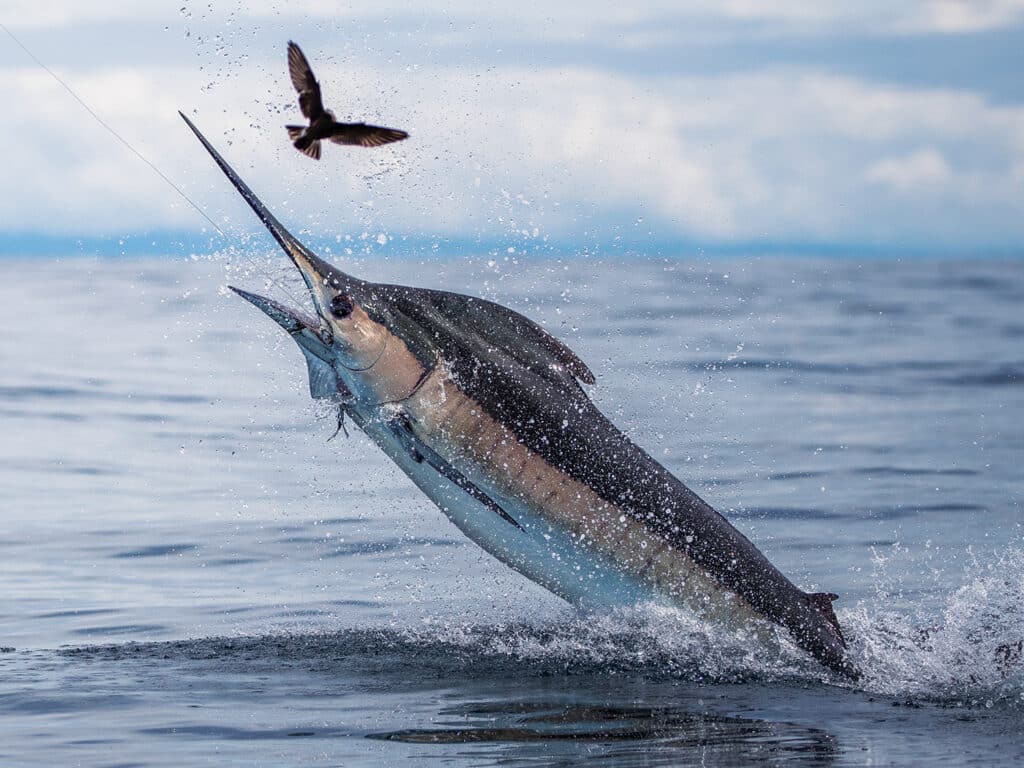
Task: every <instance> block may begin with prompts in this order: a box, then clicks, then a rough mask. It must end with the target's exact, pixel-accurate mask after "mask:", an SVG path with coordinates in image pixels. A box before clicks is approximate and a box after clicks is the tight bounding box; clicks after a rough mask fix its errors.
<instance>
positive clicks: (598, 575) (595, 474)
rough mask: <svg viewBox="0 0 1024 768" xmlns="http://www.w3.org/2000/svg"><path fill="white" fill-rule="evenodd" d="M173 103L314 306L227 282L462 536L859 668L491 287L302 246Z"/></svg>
mask: <svg viewBox="0 0 1024 768" xmlns="http://www.w3.org/2000/svg"><path fill="white" fill-rule="evenodd" d="M182 118H183V119H184V120H185V122H186V123H187V124H188V126H189V128H191V129H192V131H193V132H194V133H195V135H196V136H197V137H198V138H199V141H200V142H202V144H203V146H204V147H205V148H206V150H207V151H208V152H209V153H210V155H211V156H212V157H213V159H214V160H215V161H216V162H217V164H218V165H219V166H220V168H221V170H222V171H223V172H224V173H225V175H226V176H227V177H228V179H230V181H231V183H232V184H233V185H234V186H235V188H236V189H237V190H238V192H239V193H241V195H242V197H243V198H244V199H245V200H246V202H247V203H248V204H249V205H250V207H251V208H252V209H253V211H255V213H256V215H257V216H258V217H259V218H260V220H261V221H262V222H263V224H264V225H265V226H266V227H267V229H268V230H269V231H270V234H271V235H272V236H273V237H274V239H275V240H277V242H278V244H279V245H280V246H281V248H282V249H283V250H284V252H285V253H286V254H287V255H288V257H289V258H290V259H291V261H292V263H293V264H294V265H295V267H296V268H297V269H298V270H299V273H300V274H301V275H302V279H303V281H304V282H305V284H306V287H307V288H308V290H309V293H310V296H311V298H312V303H313V306H314V308H315V316H310V315H307V314H305V313H304V312H302V311H300V310H297V309H292V308H289V307H286V306H284V305H282V304H280V303H278V302H276V301H273V300H271V299H269V298H266V297H263V296H259V295H256V294H253V293H249V292H247V291H244V290H241V289H238V288H232V290H234V291H235V292H236V293H237V294H238V295H239V296H241V297H242V298H244V299H246V300H247V301H249V302H250V303H252V304H253V305H255V306H256V307H257V308H259V309H260V310H262V311H263V312H264V313H265V314H267V315H268V316H269V317H270V318H271V319H272V320H273V321H274V322H276V323H277V324H278V325H279V326H280V327H281V328H283V329H284V330H285V331H286V332H287V333H288V334H290V335H291V337H292V338H293V339H294V340H295V341H296V343H297V344H298V346H299V348H300V350H301V351H302V354H303V355H304V356H305V359H306V364H307V367H308V372H309V388H310V394H311V395H312V396H313V397H314V398H319V399H326V400H328V401H330V402H333V403H335V404H336V405H337V408H338V424H339V428H340V427H342V426H343V425H344V420H345V418H349V419H351V420H352V421H353V422H354V423H355V424H356V425H357V426H358V427H359V428H360V429H362V430H363V431H364V432H365V433H366V435H368V436H369V437H370V438H371V439H372V440H373V441H374V442H375V443H376V444H377V445H378V446H379V447H380V448H381V449H382V450H383V451H384V453H385V454H386V455H387V456H389V457H390V458H391V459H392V460H393V461H394V462H395V463H396V464H397V465H398V466H399V467H400V468H401V469H402V470H403V471H404V472H405V473H406V474H407V475H408V476H409V477H410V479H411V480H412V481H413V483H415V484H416V485H417V486H418V487H419V488H420V489H421V490H422V491H423V492H424V493H425V494H426V495H427V496H428V497H429V498H430V499H431V500H432V501H433V502H434V503H436V504H437V506H438V507H440V509H441V510H442V511H443V512H444V513H445V515H446V516H447V517H448V518H449V519H450V520H451V521H452V522H453V523H454V524H455V525H456V526H457V527H458V528H459V529H461V530H462V532H463V533H464V534H465V535H466V536H467V537H468V538H469V539H471V540H472V541H474V542H476V543H477V544H478V545H480V546H481V547H482V548H483V549H485V550H486V551H487V552H489V553H490V554H491V555H493V556H494V557H496V558H497V559H498V560H500V561H502V562H503V563H505V564H507V565H508V566H510V567H511V568H513V569H515V570H516V571H518V572H520V573H521V574H523V575H525V576H526V577H527V578H529V579H532V580H533V581H535V582H537V583H538V584H540V585H542V586H544V587H545V588H547V589H548V590H550V591H551V592H553V593H554V594H556V595H558V596H560V597H562V598H564V599H565V600H566V601H568V602H569V603H571V604H573V605H575V606H578V607H580V608H582V609H584V610H593V609H603V608H609V607H614V606H622V605H630V604H636V603H638V602H642V601H659V602H662V603H669V604H675V605H678V606H682V607H685V608H687V609H689V610H691V611H694V612H695V613H697V614H698V615H700V616H702V617H705V618H706V619H707V620H709V621H723V622H726V623H728V624H732V625H737V624H739V625H741V626H761V627H764V626H766V622H770V623H773V624H776V625H780V626H781V627H784V628H785V629H786V630H788V632H789V633H790V635H791V636H792V638H793V639H794V640H795V642H796V643H797V644H798V645H799V646H800V647H801V648H803V649H804V650H805V651H807V652H808V653H810V654H812V655H813V656H814V657H815V658H817V659H818V660H819V661H820V662H821V663H822V664H824V665H825V666H827V667H828V668H830V669H832V670H834V671H836V672H839V673H841V674H843V675H846V676H848V677H850V678H857V677H858V676H859V672H858V671H857V669H856V667H855V665H854V664H853V663H852V661H851V660H850V658H849V656H848V655H847V653H846V643H845V641H844V638H843V634H842V631H841V629H840V626H839V622H838V620H837V619H836V615H835V613H834V612H833V610H832V605H831V604H832V601H833V600H835V599H837V595H834V594H830V593H815V594H809V593H806V592H803V591H802V590H800V589H799V588H798V587H797V586H796V585H794V584H793V583H792V582H791V581H790V580H789V579H788V578H786V576H784V575H783V574H782V573H781V572H780V571H779V570H778V569H776V568H775V567H774V566H773V565H772V564H771V563H770V562H769V561H768V559H767V558H765V556H764V555H763V554H761V552H760V551H759V550H758V549H757V547H755V546H754V545H753V544H752V543H751V542H750V541H749V540H748V539H747V538H746V537H745V536H744V535H743V534H742V533H740V532H739V531H737V530H736V529H735V528H734V527H733V526H732V525H730V524H729V522H728V521H727V520H726V519H725V518H724V517H722V516H721V515H720V514H719V513H718V512H716V511H715V510H714V509H712V507H711V506H710V505H709V504H707V503H706V502H705V501H704V500H703V499H701V498H700V497H699V496H698V495H697V494H696V493H694V492H693V491H692V490H690V489H689V488H687V487H686V486H685V485H684V484H683V483H682V482H681V481H680V480H678V479H677V478H676V477H675V476H674V475H672V474H671V473H670V472H669V471H668V470H667V469H665V468H664V467H663V466H661V464H659V463H658V462H657V461H655V460H654V459H653V458H651V456H649V455H648V454H647V453H646V452H645V451H644V450H643V449H641V448H640V447H639V446H637V445H636V444H635V443H633V442H632V441H631V440H630V439H629V438H628V437H626V435H624V434H623V433H622V432H620V431H619V430H618V429H617V428H616V427H615V426H614V425H613V424H612V423H611V422H610V421H609V420H608V419H607V418H606V417H605V416H604V415H603V414H602V413H601V412H600V411H599V410H598V409H597V407H596V406H595V405H594V404H593V402H592V401H591V400H590V398H589V397H588V395H587V393H586V391H585V390H584V388H583V386H582V385H583V384H587V385H591V384H594V383H595V379H594V375H593V373H591V371H590V369H589V368H588V367H587V366H586V365H585V364H584V363H583V361H582V360H580V358H579V357H577V356H576V354H574V353H573V352H572V351H571V350H570V349H569V348H568V347H567V346H566V345H565V344H563V343H562V342H561V341H559V340H558V339H556V338H555V337H554V336H552V335H551V334H550V333H548V332H547V331H546V330H544V329H543V328H542V327H541V326H540V325H538V324H537V323H535V322H533V321H532V320H529V319H528V318H526V317H524V316H523V315H521V314H519V313H517V312H514V311H513V310H511V309H508V308H506V307H503V306H501V305H500V304H496V303H493V302H490V301H486V300H483V299H479V298H474V297H472V296H465V295H462V294H458V293H450V292H447V291H439V290H431V289H426V288H413V287H406V286H401V285H389V284H382V283H373V282H369V281H366V280H361V279H359V278H357V277H354V276H352V275H349V274H347V273H346V272H343V271H342V270H340V269H338V268H337V267H335V266H333V265H331V264H328V263H327V262H326V261H324V260H323V259H321V258H319V257H318V256H317V255H316V254H314V253H313V252H312V251H311V250H310V249H309V248H307V247H306V246H304V245H303V244H302V243H301V242H299V241H298V240H297V239H296V238H295V237H293V236H292V235H291V234H290V233H289V232H288V230H286V229H285V228H284V226H282V225H281V223H280V222H278V220H277V219H276V218H275V217H274V216H273V214H271V213H270V211H269V210H267V208H266V206H264V205H263V203H262V202H260V200H259V199H258V198H257V197H256V195H255V194H254V193H253V192H252V190H251V189H249V187H248V186H247V185H246V184H245V182H243V181H242V179H241V178H239V176H238V175H237V174H236V173H235V171H234V170H233V169H232V168H231V167H230V166H229V165H228V164H227V162H226V161H225V160H224V158H222V157H221V156H220V154H219V153H218V152H217V151H216V150H215V149H214V148H213V146H212V145H211V144H210V142H209V141H207V139H206V138H205V137H204V136H203V135H202V133H200V132H199V130H198V129H197V128H196V127H195V126H194V125H193V124H192V123H191V121H189V119H188V118H187V117H185V115H182Z"/></svg>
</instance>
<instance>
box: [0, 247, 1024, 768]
mask: <svg viewBox="0 0 1024 768" xmlns="http://www.w3.org/2000/svg"><path fill="white" fill-rule="evenodd" d="M268 242H269V241H268ZM340 261H341V263H342V264H344V265H345V266H346V267H347V268H349V269H350V270H351V271H353V272H355V273H356V274H359V275H360V276H362V277H367V278H369V279H375V280H386V281H390V282H401V283H409V284H416V285H424V286H430V287H438V288H445V289H450V290H457V291H463V292H468V293H473V294H476V295H481V296H485V297H487V298H491V299H495V300H497V301H500V302H502V303H505V304H508V305H510V306H512V307H514V308H516V309H518V310H520V311H522V312H525V313H526V314H528V315H530V316H531V317H533V318H535V319H537V320H540V321H542V322H544V323H545V324H546V326H547V327H548V328H549V329H550V330H551V331H553V332H554V333H555V334H557V335H558V336H560V337H561V338H563V339H564V340H566V341H567V342H568V343H569V345H570V346H572V347H573V348H574V349H575V350H576V351H577V352H578V353H579V354H580V355H581V356H582V357H583V359H584V360H586V361H587V362H588V363H589V364H590V365H591V367H592V368H593V369H594V370H595V372H596V373H597V375H598V386H597V387H595V388H594V389H593V397H594V398H595V400H596V401H597V402H598V403H599V405H600V407H601V408H602V409H603V410H604V411H605V413H607V414H608V415H609V416H610V417H612V419H613V420H614V421H615V422H616V423H617V424H619V426H620V427H622V428H623V429H625V430H626V431H627V432H628V433H629V434H630V435H631V436H632V437H633V438H634V439H635V440H636V441H637V442H639V443H640V444H641V445H642V446H644V447H645V448H646V449H647V450H648V451H649V452H651V453H652V454H653V455H654V456H656V457H657V458H658V459H659V460H661V461H662V462H663V463H665V465H666V466H668V467H669V468H670V469H671V470H673V471H674V472H676V473H677V474H678V475H679V477H680V478H682V479H683V480H684V482H686V483H687V484H689V485H690V486H691V487H692V488H694V489H695V490H696V491H698V492H699V493H700V494H702V495H703V496H704V497H705V498H706V499H707V500H708V501H710V502H711V503H712V504H713V505H715V506H716V508H718V509H719V510H720V511H722V512H723V513H724V514H725V515H726V516H727V517H729V518H730V519H731V520H732V521H733V522H734V524H735V525H736V526H737V527H739V528H740V529H741V530H742V531H743V532H744V533H746V534H747V535H748V536H749V537H750V538H751V539H752V540H753V541H754V542H755V543H756V544H757V545H758V546H759V547H760V548H761V549H762V550H763V551H764V552H765V554H766V555H767V556H768V557H769V558H770V559H771V560H772V561H773V562H774V563H775V564H776V565H777V566H778V567H779V568H780V569H781V570H782V571H783V572H785V573H786V574H788V575H789V576H790V577H791V578H792V579H793V580H794V581H795V582H797V583H798V584H799V585H800V586H801V587H802V588H804V589H807V590H813V591H820V590H827V591H833V592H837V593H839V594H840V595H841V599H840V600H839V602H837V603H836V608H837V612H838V615H839V618H840V621H841V622H842V624H843V626H844V628H845V629H846V631H847V633H848V635H849V636H850V640H851V647H852V653H853V656H854V658H855V659H856V661H857V663H858V664H859V665H860V666H861V668H862V669H863V670H864V672H865V676H864V679H863V680H862V681H861V682H859V683H857V684H855V685H854V684H851V683H849V682H847V681H844V680H841V679H838V678H835V677H833V676H832V675H830V674H828V673H827V672H826V671H825V670H823V669H822V668H821V667H820V666H819V665H817V664H816V663H815V662H814V661H813V660H811V659H808V658H807V657H806V656H805V655H804V654H802V653H800V652H799V651H798V650H796V649H795V648H794V647H793V646H792V644H791V643H789V642H788V641H787V640H786V639H785V638H780V639H779V640H778V642H776V643H771V644H770V645H771V647H764V646H763V645H760V644H753V643H751V642H750V641H749V640H745V639H744V638H742V637H740V636H736V635H733V634H730V633H729V632H728V631H726V630H722V629H717V628H715V627H707V626H703V625H701V624H700V623H699V622H697V621H695V620H694V619H693V618H692V617H690V616H687V615H686V614H684V613H682V612H680V611H674V610H668V609H665V608H657V607H654V606H637V607H635V608H631V609H628V610H622V611H620V612H617V613H611V614H607V615H599V616H586V617H582V616H578V615H576V614H575V613H574V612H573V611H572V610H571V609H570V608H569V607H568V606H567V605H565V604H564V603H562V602H561V601H560V600H559V599H557V598H555V597H553V596H551V595H550V594H548V593H546V592H545V591H543V590H542V589H540V588H539V587H537V586H535V585H533V584H531V583H530V582H528V581H526V580H525V579H524V578H523V577H521V576H519V575H517V574H515V573H514V572H512V571H510V570H508V569H507V568H505V567H504V566H502V565H500V564H498V563H497V562H495V561H494V560H492V559H491V558H490V557H489V556H487V555H486V554H485V553H483V552H482V551H481V550H479V549H478V548H477V547H476V546H475V545H473V544H471V543H470V542H468V541H467V540H465V539H464V538H463V537H462V535H461V534H460V533H459V532H458V530H456V529H455V528H454V527H453V526H452V525H451V524H450V523H448V521H447V520H446V519H445V518H444V517H443V515H442V514H441V513H440V512H439V511H438V510H437V509H436V508H435V507H433V506H432V505H431V504H430V503H429V502H428V501H426V500H425V499H424V498H423V497H422V496H421V495H420V493H419V492H418V491H417V490H416V489H415V488H414V487H413V485H412V484H411V483H410V482H409V481H408V480H406V479H405V477H404V476H403V475H401V474H400V473H399V472H398V471H397V470H396V469H395V468H394V467H392V466H391V465H390V464H389V462H388V461H387V460H386V459H385V458H384V456H383V455H382V454H381V453H380V452H379V451H378V450H377V449H376V448H375V447H374V446H373V445H372V444H370V443H369V442H368V441H367V440H366V439H365V438H364V437H363V436H362V435H361V434H360V433H359V432H358V431H357V430H354V431H352V434H351V437H350V438H348V439H346V438H345V437H344V435H339V436H338V437H336V438H335V439H333V440H330V441H328V438H329V437H330V436H331V433H332V432H333V431H334V419H333V415H332V414H330V413H329V412H326V411H324V410H323V409H322V408H319V407H317V406H316V405H314V404H313V402H312V401H311V400H310V398H309V396H308V391H307V389H306V382H305V366H304V364H303V363H302V359H301V357H300V355H299V353H298V351H297V349H296V348H295V346H294V345H293V343H292V342H291V341H290V340H289V339H288V338H287V337H286V336H285V335H284V334H283V333H281V332H280V331H279V330H278V329H277V327H276V326H273V324H272V323H271V322H270V321H269V320H268V319H267V318H265V317H263V316H262V315H260V314H259V313H258V312H256V310H255V309H253V307H251V306H249V305H247V304H246V303H245V302H243V301H241V300H239V299H238V298H237V297H235V296H233V295H232V294H230V292H228V291H227V290H226V289H225V286H226V284H228V283H232V284H237V285H240V286H242V287H246V288H249V289H251V290H256V291H262V292H269V293H271V295H273V296H275V297H276V298H278V299H282V300H285V301H289V302H292V301H293V299H292V298H289V297H299V299H301V296H302V293H303V292H302V290H301V286H300V285H299V283H298V281H297V280H296V279H295V277H294V276H293V275H291V274H290V271H289V269H288V268H287V267H286V264H285V261H284V259H283V257H278V256H276V255H272V254H271V251H270V246H269V245H268V244H267V243H264V242H263V241H262V240H261V241H259V245H258V246H257V245H253V246H252V250H251V251H250V252H242V251H228V252H224V253H221V254H216V255H213V256H209V257H202V258H193V259H170V258H162V259H161V258H154V259H138V260H135V259H109V260H91V259H87V258H72V259H67V260H60V259H48V260H19V259H5V260H2V261H0V317H2V318H3V319H2V324H3V333H2V334H0V515H2V520H3V527H2V530H0V765H3V766H22V765H25V766H27V765H81V766H122V767H124V766H182V765H217V766H222V765H267V766H271V765H272V766H290V765H303V766H307V765H308V766H321V765H323V766H339V765H344V766H361V765H396V764H407V765H416V764H421V763H428V762H434V761H437V762H440V763H443V764H445V765H450V766H492V765H512V766H549V765H550V766H556V765H557V766H570V765H581V764H583V763H587V764H598V765H608V766H661V765H666V766H667V765H695V764H701V765H734V764H739V763H757V764H765V765H774V764H780V765H781V764H786V765H814V766H819V765H820V766H830V765H836V766H844V765H925V764H935V763H942V764H976V765H996V764H1001V765H1011V764H1020V763H1021V761H1022V760H1024V662H1021V659H1020V656H1021V653H1020V648H1021V645H1020V643H1021V640H1022V639H1024V611H1022V608H1021V602H1022V598H1024V531H1022V527H1021V519H1022V510H1021V500H1022V497H1024V476H1022V472H1021V465H1022V460H1024V310H1022V307H1024V264H1022V263H1021V262H1019V261H1005V262H984V261H976V262H975V261H961V262H953V261H946V260H935V261H932V260H927V259H914V260H909V261H905V262H900V261H896V260H871V261H866V262H865V263H863V264H858V263H856V261H854V260H850V259H843V260H815V259H811V258H802V259H798V260H786V259H778V258H758V259H749V260H740V259H736V260H719V259H713V260H702V259H700V258H696V257H695V258H693V259H690V260H687V259H684V258H679V259H673V260H664V261H659V260H651V259H643V260H614V259H610V260H597V259H585V258H579V259H570V260H566V261H556V260H549V261H541V260H537V259H525V260H520V261H516V260H515V259H513V258H512V257H506V255H505V254H502V255H500V256H491V257H483V258H479V259H465V260H463V259H459V260H450V261H445V260H438V261H432V262H427V263H416V262H408V261H403V260H401V259H394V258H392V259H387V258H384V257H381V256H378V257H373V258H370V257H366V256H363V257H362V258H359V259H352V258H346V259H343V260H340Z"/></svg>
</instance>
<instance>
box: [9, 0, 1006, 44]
mask: <svg viewBox="0 0 1024 768" xmlns="http://www.w3.org/2000/svg"><path fill="white" fill-rule="evenodd" d="M179 9H180V10H179ZM5 10H6V11H7V13H6V14H5V16H6V19H5V20H4V23H5V24H7V25H8V26H10V27H12V28H14V29H31V28H45V27H50V28H53V27H60V26H73V25H82V24H97V23H104V22H117V23H124V22H127V21H149V22H156V21H158V20H159V21H163V22H165V23H178V24H186V25H190V24H191V25H195V24H201V23H203V22H204V21H207V22H208V21H210V20H228V19H230V20H231V21H232V22H237V21H238V20H240V19H245V18H248V19H254V20H255V19H261V20H268V19H272V20H274V21H275V22H280V21H284V20H290V21H291V22H292V25H293V26H294V24H295V23H297V22H313V23H322V22H329V23H339V22H341V23H347V22H351V21H352V20H358V19H362V20H369V19H388V18H392V19H397V18H414V19H433V20H435V21H438V22H440V23H442V25H446V24H452V25H453V26H454V27H455V28H458V27H459V26H461V25H462V24H463V23H465V22H466V20H472V21H473V22H474V24H476V25H479V26H480V27H481V28H485V29H486V28H493V27H495V26H498V27H503V28H505V29H515V30H517V31H519V32H527V33H529V34H532V35H533V36H536V37H537V38H549V39H558V38H565V39H570V38H572V39H575V38H582V37H584V36H587V35H591V34H594V33H596V32H600V31H602V30H605V31H607V30H615V31H616V32H617V33H621V32H622V31H623V30H624V29H628V28H629V27H631V26H634V25H643V24H648V23H651V22H658V21H664V20H667V19H673V20H675V21H676V22H677V23H678V24H680V25H685V26H681V27H680V29H681V30H682V29H690V30H694V31H697V30H700V32H702V33H707V32H708V31H709V26H710V27H712V28H714V30H715V32H716V33H717V34H729V28H728V25H729V24H730V23H732V22H743V23H747V24H756V25H759V26H760V27H761V29H762V31H764V32H767V33H770V34H773V35H780V36H785V35H806V34H808V33H812V32H816V33H822V32H830V33H840V34H845V35H849V34H878V33H882V34H892V33H916V34H919V33H942V34H946V33H964V32H979V31H984V30H989V29H1000V28H1006V27H1010V26H1013V25H1016V24H1020V23H1021V22H1022V20H1024V0H905V2H901V3H892V2H891V1H890V0H861V1H860V2H855V3H851V2H849V1H848V0H821V1H819V2H806V0H773V2H764V1H763V0H648V1H647V2H644V3H594V2H588V1H586V0H566V1H565V2H561V3H550V2H539V1H538V0H534V1H533V2H517V3H491V4H486V3H479V2H477V0H446V1H445V2H433V3H429V4H422V5H415V6H410V5H409V4H407V3H388V2H386V1H385V0H350V1H349V2H346V3H338V2H336V0H290V2H282V1H281V0H245V2H242V1H241V0H234V2H227V3H220V2H218V3H210V2H206V0H198V1H197V0H179V2H175V3H166V4H158V3H151V2H137V0H107V2H102V3H88V2H81V1H80V0H47V2H38V1H37V0H6V3H5ZM679 34H680V33H679V32H677V33H676V36H677V37H678V36H679Z"/></svg>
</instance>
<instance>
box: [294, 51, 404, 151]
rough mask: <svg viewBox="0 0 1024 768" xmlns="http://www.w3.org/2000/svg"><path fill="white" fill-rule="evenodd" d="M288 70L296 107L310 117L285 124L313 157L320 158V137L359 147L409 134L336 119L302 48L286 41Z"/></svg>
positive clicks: (303, 148)
mask: <svg viewBox="0 0 1024 768" xmlns="http://www.w3.org/2000/svg"><path fill="white" fill-rule="evenodd" d="M288 74H289V75H290V76H291V79H292V85H294V86H295V90H296V91H298V92H299V109H301V110H302V114H303V115H305V117H306V118H307V119H308V120H309V125H308V126H303V125H286V126H285V129H286V130H287V131H288V137H289V138H290V139H291V140H292V145H293V146H294V147H295V148H296V149H297V150H299V151H300V152H302V153H303V154H304V155H308V156H309V157H311V158H313V159H314V160H319V159H320V141H321V140H322V139H329V140H330V141H333V142H334V143H335V144H352V145H355V146H360V147H379V146H381V145H382V144H390V143H391V142H393V141H401V140H402V139H407V138H409V134H408V133H407V132H405V131H400V130H398V129H396V128H382V127H381V126H379V125H367V124H366V123H339V122H338V121H337V120H335V119H334V114H333V113H332V112H330V111H329V110H326V109H324V103H323V100H322V99H321V97H320V83H318V82H317V80H316V77H314V76H313V70H312V68H311V67H310V66H309V62H308V61H307V60H306V57H305V55H304V54H303V53H302V49H301V48H299V46H297V45H296V44H295V43H293V42H292V41H290V40H289V41H288Z"/></svg>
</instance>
